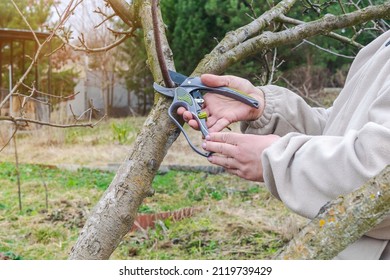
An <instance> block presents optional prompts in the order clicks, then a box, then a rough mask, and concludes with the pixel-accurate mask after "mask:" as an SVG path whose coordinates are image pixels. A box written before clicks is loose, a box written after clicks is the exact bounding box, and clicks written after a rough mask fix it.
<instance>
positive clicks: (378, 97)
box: [241, 31, 390, 258]
mask: <svg viewBox="0 0 390 280" xmlns="http://www.w3.org/2000/svg"><path fill="white" fill-rule="evenodd" d="M388 42H390V31H388V32H386V33H384V34H382V35H381V36H380V37H378V38H377V39H376V40H374V41H373V42H372V43H371V44H369V45H368V46H366V47H365V48H364V49H362V50H361V51H360V52H359V54H358V55H357V56H356V58H355V60H354V62H353V63H352V65H351V69H350V72H349V74H348V77H347V80H346V83H345V87H344V89H343V90H342V91H341V93H340V95H339V97H338V98H337V99H336V101H335V102H334V104H333V107H331V108H329V109H323V108H312V107H310V106H308V105H307V104H306V103H305V102H304V100H303V99H302V98H300V97H299V96H297V95H296V94H294V93H292V92H291V91H289V90H287V89H285V88H282V87H278V86H273V85H270V86H264V87H261V89H262V90H263V91H264V93H265V100H266V101H265V103H266V107H265V111H264V114H263V115H262V116H261V117H260V118H259V119H258V120H256V121H253V122H243V123H242V124H241V129H242V131H243V132H244V133H252V134H271V133H273V134H278V135H280V136H283V137H282V138H281V139H280V140H279V141H277V142H276V143H274V144H273V145H272V146H271V147H269V148H268V149H266V150H265V151H264V153H263V156H262V160H263V168H264V180H265V183H266V186H267V187H268V188H269V190H270V191H271V193H272V194H273V195H274V196H275V197H277V198H278V199H280V200H281V201H283V202H284V204H285V205H286V206H287V207H289V208H290V209H292V210H293V211H294V212H296V213H298V214H300V215H302V216H305V217H308V218H313V217H315V216H316V214H317V213H318V211H319V209H320V208H321V207H322V206H323V205H324V204H325V203H326V202H328V201H329V200H332V199H334V198H336V197H337V196H338V195H340V194H346V193H349V192H351V191H353V190H354V189H356V188H358V187H359V186H361V185H362V184H363V183H364V182H365V181H367V180H368V179H369V178H371V177H372V176H374V175H376V174H377V173H379V172H380V171H381V170H382V169H383V168H384V167H385V166H386V165H388V164H390V45H388ZM386 45H388V46H386ZM367 236H370V237H371V238H368V239H372V243H376V245H372V244H371V245H369V246H366V247H368V250H369V249H370V248H372V252H361V255H360V256H356V255H354V256H350V257H351V258H379V256H380V253H381V251H382V250H383V248H384V247H385V246H386V244H387V240H389V239H390V219H387V220H385V221H384V222H382V223H381V224H380V225H379V226H377V227H376V228H375V229H374V230H372V231H370V232H369V233H368V234H367ZM366 239H367V238H366ZM378 239H379V240H378ZM381 239H382V240H381ZM357 243H359V242H357ZM366 247H361V248H360V249H363V250H367V248H366ZM357 251H359V249H358V250H357ZM354 254H356V252H354Z"/></svg>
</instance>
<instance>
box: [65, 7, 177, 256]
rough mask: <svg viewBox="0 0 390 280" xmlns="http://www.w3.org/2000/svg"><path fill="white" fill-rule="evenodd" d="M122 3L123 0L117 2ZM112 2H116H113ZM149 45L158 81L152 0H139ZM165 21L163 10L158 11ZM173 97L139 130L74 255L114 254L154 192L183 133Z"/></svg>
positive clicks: (168, 56)
mask: <svg viewBox="0 0 390 280" xmlns="http://www.w3.org/2000/svg"><path fill="white" fill-rule="evenodd" d="M115 2H117V1H115ZM111 4H112V5H113V4H115V3H111ZM133 5H134V7H133V8H136V10H137V13H138V15H139V21H141V23H142V26H143V29H144V33H145V42H146V44H147V46H146V47H147V51H148V57H149V58H148V62H149V66H150V68H151V69H152V73H153V74H154V79H155V80H156V81H161V79H162V78H161V73H160V72H159V67H158V65H156V64H155V61H157V58H156V53H155V47H154V40H153V29H152V18H151V9H150V7H151V5H150V1H144V0H142V1H141V0H140V1H134V4H133ZM158 15H159V17H160V22H161V14H160V13H158ZM160 32H161V34H162V36H161V37H162V45H163V48H164V54H165V59H166V61H167V63H168V66H169V68H170V69H174V66H173V61H172V56H171V51H170V49H169V46H168V43H167V41H166V39H165V38H166V37H165V36H163V35H164V29H163V28H161V26H160ZM170 103H171V100H169V99H167V98H164V97H161V98H157V101H156V104H155V105H154V107H153V109H152V111H151V113H150V114H149V116H148V118H147V119H146V121H145V124H144V125H143V128H142V131H141V132H140V134H139V135H138V137H137V139H136V142H135V145H134V148H133V150H132V152H131V153H130V154H129V155H128V156H127V158H126V160H125V161H124V162H123V163H122V165H121V166H120V168H119V170H118V171H117V174H116V175H115V177H114V179H113V181H112V182H111V184H110V186H109V187H108V189H107V190H106V192H105V193H104V194H103V196H102V198H101V199H100V201H99V202H98V204H97V205H96V206H95V208H94V210H93V211H92V213H91V215H90V217H89V218H88V220H87V222H86V224H85V226H84V228H83V229H82V231H81V233H80V236H79V239H78V240H77V242H76V244H75V245H74V246H73V248H72V251H71V253H70V255H69V259H108V258H109V257H110V255H111V254H112V252H113V251H114V250H115V249H116V247H117V246H118V244H119V242H120V241H121V240H122V238H123V236H124V235H125V234H127V233H128V232H129V231H130V229H131V227H132V225H133V222H134V219H135V217H136V214H137V212H138V208H139V206H140V205H141V203H142V201H143V200H144V198H145V197H147V196H151V195H153V192H154V191H153V189H152V188H151V183H152V181H153V178H154V176H155V175H156V172H157V171H158V169H159V166H160V164H161V162H162V160H163V158H164V156H165V155H166V153H167V150H168V148H169V147H170V146H171V145H172V143H173V142H174V141H175V140H176V138H177V137H178V135H179V132H178V130H177V128H176V127H175V126H174V125H173V124H172V122H171V120H170V119H169V117H168V114H167V113H166V112H167V110H168V107H169V105H170Z"/></svg>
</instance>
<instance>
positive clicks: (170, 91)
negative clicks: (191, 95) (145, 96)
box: [153, 83, 175, 98]
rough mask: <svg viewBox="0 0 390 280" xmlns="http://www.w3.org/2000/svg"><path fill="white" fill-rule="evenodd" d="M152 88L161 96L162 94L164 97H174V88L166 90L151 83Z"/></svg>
mask: <svg viewBox="0 0 390 280" xmlns="http://www.w3.org/2000/svg"><path fill="white" fill-rule="evenodd" d="M153 88H154V89H155V90H156V91H158V92H159V93H161V94H164V95H165V96H168V97H172V98H173V96H174V95H175V89H174V88H166V87H163V86H160V85H159V84H156V83H153Z"/></svg>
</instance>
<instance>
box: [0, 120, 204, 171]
mask: <svg viewBox="0 0 390 280" xmlns="http://www.w3.org/2000/svg"><path fill="white" fill-rule="evenodd" d="M144 120H145V119H144V118H126V119H111V120H108V121H106V122H103V123H101V124H100V125H99V126H97V127H95V128H92V129H91V128H77V129H74V128H71V129H59V128H52V127H45V128H43V129H39V130H36V131H22V132H20V133H18V135H17V148H18V154H19V160H20V162H23V163H39V164H78V165H87V166H89V165H97V166H99V165H106V164H109V163H121V162H122V161H123V160H124V158H125V156H126V155H127V154H129V153H130V151H131V149H132V142H133V140H134V139H135V137H136V135H137V132H138V131H139V129H140V128H141V127H142V124H143V122H144ZM113 123H119V124H123V123H128V125H129V127H130V128H131V129H130V130H131V131H130V133H129V136H128V141H126V143H124V144H120V143H118V141H117V140H115V139H114V136H115V133H114V131H113V129H112V125H113ZM187 130H188V132H189V134H190V135H191V137H192V139H193V140H194V142H195V143H196V145H200V144H201V141H202V139H201V137H200V132H197V131H193V130H191V129H189V128H188V127H187ZM0 133H1V134H0V135H1V137H0V147H3V145H4V144H5V143H6V141H8V135H9V134H10V128H9V127H7V126H6V125H3V126H2V127H1V128H0ZM188 155H193V156H191V157H189V156H188ZM1 160H2V161H8V162H13V161H14V149H13V145H8V146H7V147H5V149H4V150H3V151H2V152H1ZM162 164H183V165H209V163H208V161H207V160H206V159H205V158H203V157H201V156H198V155H197V154H195V153H194V152H193V151H192V150H191V148H190V147H189V146H188V144H187V141H186V140H185V138H184V136H183V135H180V136H179V138H178V139H177V141H176V142H175V143H174V144H173V146H172V147H171V149H170V150H169V151H168V154H167V155H166V157H165V159H164V162H163V163H162Z"/></svg>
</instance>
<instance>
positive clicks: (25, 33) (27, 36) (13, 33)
mask: <svg viewBox="0 0 390 280" xmlns="http://www.w3.org/2000/svg"><path fill="white" fill-rule="evenodd" d="M34 33H35V35H36V36H37V38H38V39H46V38H47V37H49V36H50V34H51V33H48V32H41V31H34ZM7 39H8V40H11V39H20V40H35V38H34V35H33V33H32V32H31V30H23V29H9V28H0V40H7Z"/></svg>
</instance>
